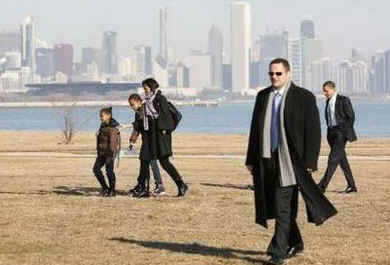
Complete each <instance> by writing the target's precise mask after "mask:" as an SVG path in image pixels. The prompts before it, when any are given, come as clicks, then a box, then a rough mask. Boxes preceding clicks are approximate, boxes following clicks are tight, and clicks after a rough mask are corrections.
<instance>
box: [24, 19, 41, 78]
mask: <svg viewBox="0 0 390 265" xmlns="http://www.w3.org/2000/svg"><path fill="white" fill-rule="evenodd" d="M20 32H21V35H22V43H21V53H22V66H27V67H30V68H31V73H32V74H34V73H35V70H36V63H35V49H36V40H37V37H36V32H35V22H34V18H33V17H31V16H28V17H27V18H26V19H25V20H24V21H23V24H22V25H21V27H20Z"/></svg>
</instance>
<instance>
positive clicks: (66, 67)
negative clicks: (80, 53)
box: [54, 44, 73, 79]
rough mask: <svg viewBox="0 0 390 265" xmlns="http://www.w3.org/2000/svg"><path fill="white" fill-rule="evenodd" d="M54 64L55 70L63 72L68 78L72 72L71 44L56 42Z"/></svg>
mask: <svg viewBox="0 0 390 265" xmlns="http://www.w3.org/2000/svg"><path fill="white" fill-rule="evenodd" d="M54 65H55V69H56V72H61V73H63V74H65V75H66V76H67V77H68V79H70V78H71V76H72V72H73V45H71V44H56V45H55V46H54Z"/></svg>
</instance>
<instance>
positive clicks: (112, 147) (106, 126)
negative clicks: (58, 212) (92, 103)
mask: <svg viewBox="0 0 390 265" xmlns="http://www.w3.org/2000/svg"><path fill="white" fill-rule="evenodd" d="M100 120H101V121H102V123H101V125H100V128H99V131H98V133H97V146H96V150H97V158H96V161H95V164H94V166H93V173H94V174H95V176H96V178H97V180H98V181H99V183H100V185H101V187H102V192H101V194H102V195H103V196H104V197H114V196H115V195H116V192H115V172H114V160H115V157H116V156H117V155H118V153H119V150H120V133H119V130H118V128H117V127H118V126H119V123H118V122H117V121H116V120H115V119H113V118H112V108H111V107H110V108H104V109H101V110H100ZM103 166H106V173H107V177H108V183H109V186H108V185H107V184H106V181H105V179H104V175H103V172H102V170H101V168H102V167H103Z"/></svg>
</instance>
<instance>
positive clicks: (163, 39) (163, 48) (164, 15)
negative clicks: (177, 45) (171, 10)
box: [159, 7, 169, 67]
mask: <svg viewBox="0 0 390 265" xmlns="http://www.w3.org/2000/svg"><path fill="white" fill-rule="evenodd" d="M168 28H169V26H168V7H164V8H160V39H159V43H160V45H159V46H160V49H159V57H160V61H161V62H162V64H163V66H165V67H166V66H167V65H168V63H169V61H168V60H169V59H168Z"/></svg>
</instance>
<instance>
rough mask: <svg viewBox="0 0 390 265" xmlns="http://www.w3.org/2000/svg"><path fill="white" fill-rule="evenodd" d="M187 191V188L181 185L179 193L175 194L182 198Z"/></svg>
mask: <svg viewBox="0 0 390 265" xmlns="http://www.w3.org/2000/svg"><path fill="white" fill-rule="evenodd" d="M187 191H188V186H187V185H186V184H184V183H182V184H181V185H180V186H179V193H178V194H177V197H184V195H186V192H187Z"/></svg>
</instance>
